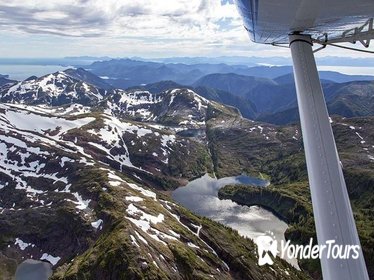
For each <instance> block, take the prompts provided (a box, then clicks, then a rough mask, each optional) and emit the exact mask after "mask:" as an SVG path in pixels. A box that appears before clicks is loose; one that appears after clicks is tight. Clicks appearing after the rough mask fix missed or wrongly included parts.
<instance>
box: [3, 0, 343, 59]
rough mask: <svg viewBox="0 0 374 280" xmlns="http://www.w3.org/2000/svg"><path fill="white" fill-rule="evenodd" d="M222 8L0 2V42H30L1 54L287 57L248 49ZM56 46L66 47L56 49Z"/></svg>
mask: <svg viewBox="0 0 374 280" xmlns="http://www.w3.org/2000/svg"><path fill="white" fill-rule="evenodd" d="M223 2H224V3H226V4H224V5H222V4H221V1H220V0H162V1H160V0H136V1H134V0H58V1H57V0H49V1H46V0H27V1H24V0H12V1H9V0H0V35H2V38H5V37H8V38H9V36H8V34H12V36H13V37H15V36H18V38H27V39H28V41H27V44H23V46H22V44H21V45H18V44H19V40H15V41H14V42H15V44H13V45H15V47H14V48H9V45H12V42H4V41H1V40H0V50H1V52H2V54H3V55H13V56H14V53H16V52H19V53H20V52H22V54H23V55H29V56H33V55H37V56H41V55H43V54H45V53H48V55H49V56H54V55H59V56H61V54H62V55H86V54H87V55H111V56H125V55H127V56H131V55H145V54H148V56H172V55H188V56H193V55H205V56H218V55H254V56H274V55H279V56H289V50H287V49H281V48H272V47H268V46H263V45H256V44H253V43H251V42H250V41H249V38H248V36H247V33H246V32H245V30H244V28H243V26H242V21H241V18H240V17H239V13H238V12H237V10H236V7H235V5H233V4H232V1H223ZM230 3H231V4H230ZM6 35H7V36H6ZM38 38H43V40H44V41H42V40H38ZM46 38H47V40H45V39H46ZM48 38H50V39H48ZM59 42H61V44H65V43H66V42H68V44H65V45H58V46H57V44H58V43H59ZM16 45H17V46H16ZM53 46H55V47H53ZM338 52H340V51H339V50H338ZM324 53H326V54H329V53H330V54H334V53H335V52H334V51H332V52H329V51H324ZM343 55H344V54H343Z"/></svg>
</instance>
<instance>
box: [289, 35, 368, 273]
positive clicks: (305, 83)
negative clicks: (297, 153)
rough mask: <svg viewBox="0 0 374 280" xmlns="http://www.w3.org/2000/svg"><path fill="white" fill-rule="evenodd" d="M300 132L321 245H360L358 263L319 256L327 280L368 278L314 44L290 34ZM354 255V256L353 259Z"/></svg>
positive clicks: (306, 36) (302, 37) (307, 39)
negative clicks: (318, 70) (315, 57)
mask: <svg viewBox="0 0 374 280" xmlns="http://www.w3.org/2000/svg"><path fill="white" fill-rule="evenodd" d="M289 42H290V48H291V54H292V60H293V66H294V74H295V83H296V91H297V100H298V106H299V112H300V121H301V128H302V134H303V140H304V147H305V156H306V163H307V168H308V175H309V185H310V190H311V195H312V203H313V213H314V218H315V225H316V230H317V239H318V243H319V245H323V244H326V242H327V241H329V240H335V241H336V244H339V245H343V246H345V245H359V246H360V250H359V257H358V259H353V258H352V257H351V258H349V259H341V258H338V259H333V258H329V259H328V258H327V253H328V252H327V250H324V251H323V254H322V258H321V265H322V274H323V279H325V280H343V279H360V280H361V279H362V280H366V279H369V276H368V273H367V270H366V265H365V260H364V257H363V254H362V250H361V244H360V240H359V238H358V234H357V229H356V225H355V221H354V218H353V213H352V208H351V204H350V201H349V197H348V192H347V187H346V185H345V181H344V177H343V172H342V168H341V163H340V160H339V156H338V152H337V149H336V144H335V140H334V135H333V132H332V128H331V124H330V120H329V115H328V112H327V107H326V102H325V99H324V96H323V92H322V87H321V83H320V79H319V76H318V72H317V67H316V62H315V59H314V55H313V50H312V40H311V37H310V36H308V35H290V36H289ZM351 256H352V255H351Z"/></svg>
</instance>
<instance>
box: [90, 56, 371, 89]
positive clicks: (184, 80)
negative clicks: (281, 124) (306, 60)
mask: <svg viewBox="0 0 374 280" xmlns="http://www.w3.org/2000/svg"><path fill="white" fill-rule="evenodd" d="M83 67H84V68H85V69H86V70H89V71H91V72H92V73H94V74H95V75H97V76H100V77H102V78H104V79H106V81H107V83H109V84H111V85H112V86H113V87H115V88H122V89H126V88H128V87H132V86H139V85H143V84H149V83H156V82H159V81H165V80H171V81H174V82H176V83H178V84H182V85H192V84H194V83H196V82H197V81H198V80H199V79H201V78H202V77H204V76H206V75H210V74H237V75H244V76H253V77H258V78H268V79H275V78H278V77H281V76H285V75H290V74H292V71H293V70H292V67H291V66H255V67H248V66H247V65H244V64H243V65H241V64H237V65H228V64H223V63H220V64H209V63H199V64H183V63H160V62H152V61H140V60H139V61H138V60H131V59H112V60H106V61H97V62H94V63H93V64H91V65H88V66H83ZM320 75H321V78H322V79H325V80H330V81H332V82H337V83H342V82H350V81H363V80H373V79H374V76H365V75H345V74H341V73H338V72H332V71H321V72H320ZM284 79H285V81H289V82H292V77H284Z"/></svg>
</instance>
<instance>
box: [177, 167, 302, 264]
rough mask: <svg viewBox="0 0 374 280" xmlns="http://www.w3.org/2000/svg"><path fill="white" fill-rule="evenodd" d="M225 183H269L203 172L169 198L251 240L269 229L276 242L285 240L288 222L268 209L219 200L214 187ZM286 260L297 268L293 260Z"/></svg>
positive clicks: (262, 185) (216, 187)
mask: <svg viewBox="0 0 374 280" xmlns="http://www.w3.org/2000/svg"><path fill="white" fill-rule="evenodd" d="M229 184H244V185H255V186H258V187H266V186H267V185H269V182H268V181H265V180H261V179H257V178H252V177H248V176H243V175H241V176H236V177H226V178H221V179H216V178H212V177H210V176H209V175H208V174H206V175H204V176H203V177H201V178H198V179H196V180H193V181H191V182H189V183H188V184H187V185H186V186H184V187H179V188H178V189H176V190H175V191H173V193H172V197H173V199H174V200H176V201H177V202H179V203H180V204H181V205H183V206H184V207H186V208H188V209H190V210H191V211H192V212H194V213H196V214H198V215H200V216H204V217H207V218H210V219H212V220H214V221H216V222H219V223H222V224H224V225H226V226H229V227H231V228H233V229H235V230H237V231H238V233H239V234H240V235H241V236H244V237H248V238H251V239H255V238H256V237H258V236H260V235H264V233H265V232H267V231H271V232H273V233H274V236H275V238H276V240H277V241H278V244H279V243H280V241H281V240H285V238H284V233H285V231H286V230H287V228H288V225H287V224H286V223H285V222H284V221H282V220H280V219H279V218H278V217H276V216H275V215H274V214H273V213H271V212H270V211H268V210H266V209H263V208H261V207H259V206H251V207H248V206H242V205H239V204H237V203H236V202H233V201H231V200H220V199H219V198H218V190H219V189H220V188H222V187H224V186H225V185H229ZM287 261H288V262H290V263H291V264H293V265H294V266H295V267H298V265H297V260H287Z"/></svg>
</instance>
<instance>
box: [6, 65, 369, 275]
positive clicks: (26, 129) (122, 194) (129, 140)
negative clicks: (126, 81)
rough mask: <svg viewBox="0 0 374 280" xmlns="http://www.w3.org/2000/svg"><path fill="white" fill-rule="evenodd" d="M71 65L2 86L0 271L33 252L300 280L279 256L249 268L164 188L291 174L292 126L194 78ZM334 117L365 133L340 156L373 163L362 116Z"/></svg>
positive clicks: (232, 242)
mask: <svg viewBox="0 0 374 280" xmlns="http://www.w3.org/2000/svg"><path fill="white" fill-rule="evenodd" d="M73 74H74V73H72V72H70V73H69V74H67V73H66V72H58V73H54V74H50V75H46V76H44V77H41V78H36V77H32V78H30V79H27V80H26V81H23V82H18V83H16V84H12V85H5V86H3V87H0V92H1V100H2V101H3V103H0V264H2V265H1V266H0V276H4V278H5V279H11V275H12V274H13V273H14V269H15V265H16V264H18V263H20V262H21V261H22V260H23V259H29V258H31V259H38V260H40V259H45V260H48V261H49V262H50V263H51V264H52V265H53V270H54V275H53V277H52V279H121V278H123V279H142V278H146V279H191V278H197V279H210V278H213V279H308V276H307V275H306V274H305V273H304V272H302V271H297V270H295V269H294V268H293V267H292V266H290V265H289V264H288V263H286V262H285V261H283V260H280V259H278V258H277V259H276V262H275V264H274V265H273V266H272V268H271V269H270V268H269V267H259V266H258V265H257V255H256V250H255V246H254V244H253V242H252V241H251V240H248V239H245V238H243V237H241V236H239V234H238V233H237V232H236V231H233V230H232V229H229V228H227V227H225V226H223V225H221V224H218V223H216V222H213V221H211V220H208V219H206V218H201V217H198V216H196V215H194V214H193V213H191V212H190V211H188V210H187V209H185V208H183V207H182V206H180V205H178V204H176V203H175V202H174V201H173V200H172V198H171V196H170V191H171V190H174V189H176V188H177V187H179V186H181V185H183V184H185V183H186V182H187V181H189V180H191V179H193V178H196V177H200V176H202V175H203V174H206V173H210V174H213V173H214V174H216V175H217V177H225V176H233V175H238V174H241V173H243V172H246V173H249V174H259V172H263V173H266V174H270V176H272V179H273V180H274V181H275V182H279V183H280V184H281V183H284V182H286V180H290V178H291V176H290V175H288V173H287V172H288V170H289V169H292V168H290V167H289V166H290V162H291V167H292V164H295V163H298V162H299V161H301V160H299V158H301V157H302V155H301V154H300V151H301V147H302V143H301V141H300V138H301V135H300V128H299V127H297V126H287V127H277V126H273V125H269V124H264V123H257V122H253V121H251V120H247V119H244V118H242V117H241V115H240V113H239V112H238V110H237V109H235V108H232V107H227V106H224V105H222V104H219V103H216V102H213V101H209V100H206V99H205V98H203V97H201V96H199V95H198V94H196V93H195V92H194V91H192V90H190V89H184V88H174V89H170V90H164V91H160V92H154V93H151V92H149V91H145V90H135V89H134V90H128V91H124V90H117V89H110V90H105V89H102V88H98V87H97V86H95V85H93V84H90V83H89V82H88V81H85V80H84V77H86V76H87V75H81V76H80V77H81V79H83V80H79V79H78V78H77V77H78V75H77V76H76V77H75V78H73V77H72V76H74V75H73ZM80 74H82V73H80ZM92 78H93V77H90V80H91V81H92ZM93 80H96V79H93ZM6 102H7V103H6ZM56 104H58V105H56ZM354 122H358V123H359V125H356V124H354ZM334 125H335V126H336V127H337V128H338V130H337V131H338V135H343V136H340V137H341V138H339V139H343V140H344V139H345V140H346V139H349V140H350V141H355V140H359V141H361V142H358V143H359V145H362V149H360V150H354V151H352V152H349V153H347V154H346V157H344V156H343V158H342V161H343V164H344V165H345V166H346V167H347V166H348V167H352V166H354V164H356V163H359V164H360V166H363V165H370V164H372V162H373V163H374V157H373V155H374V150H373V147H374V146H373V145H374V142H373V143H372V141H371V140H370V139H372V133H371V132H370V131H373V130H371V129H370V128H371V126H370V122H365V121H362V120H360V121H358V120H354V121H350V120H339V121H336V122H334ZM353 128H354V129H353ZM358 137H360V139H358ZM356 138H357V139H356ZM361 138H362V139H361ZM345 140H344V141H343V142H342V143H343V144H345V143H347V142H350V141H345ZM362 141H363V142H364V143H362ZM339 143H340V142H339V141H338V145H339ZM360 147H361V146H360ZM264 151H266V152H264ZM295 154H296V155H297V158H296V159H297V160H295ZM302 164H303V163H302V161H301V163H300V166H302V167H303V165H302ZM302 167H299V166H297V167H296V168H294V169H292V170H295V169H296V170H299V169H300V170H301V169H302ZM295 174H296V172H293V173H292V176H294V177H295V176H296V175H295ZM293 179H295V178H293ZM296 179H299V178H296Z"/></svg>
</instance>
